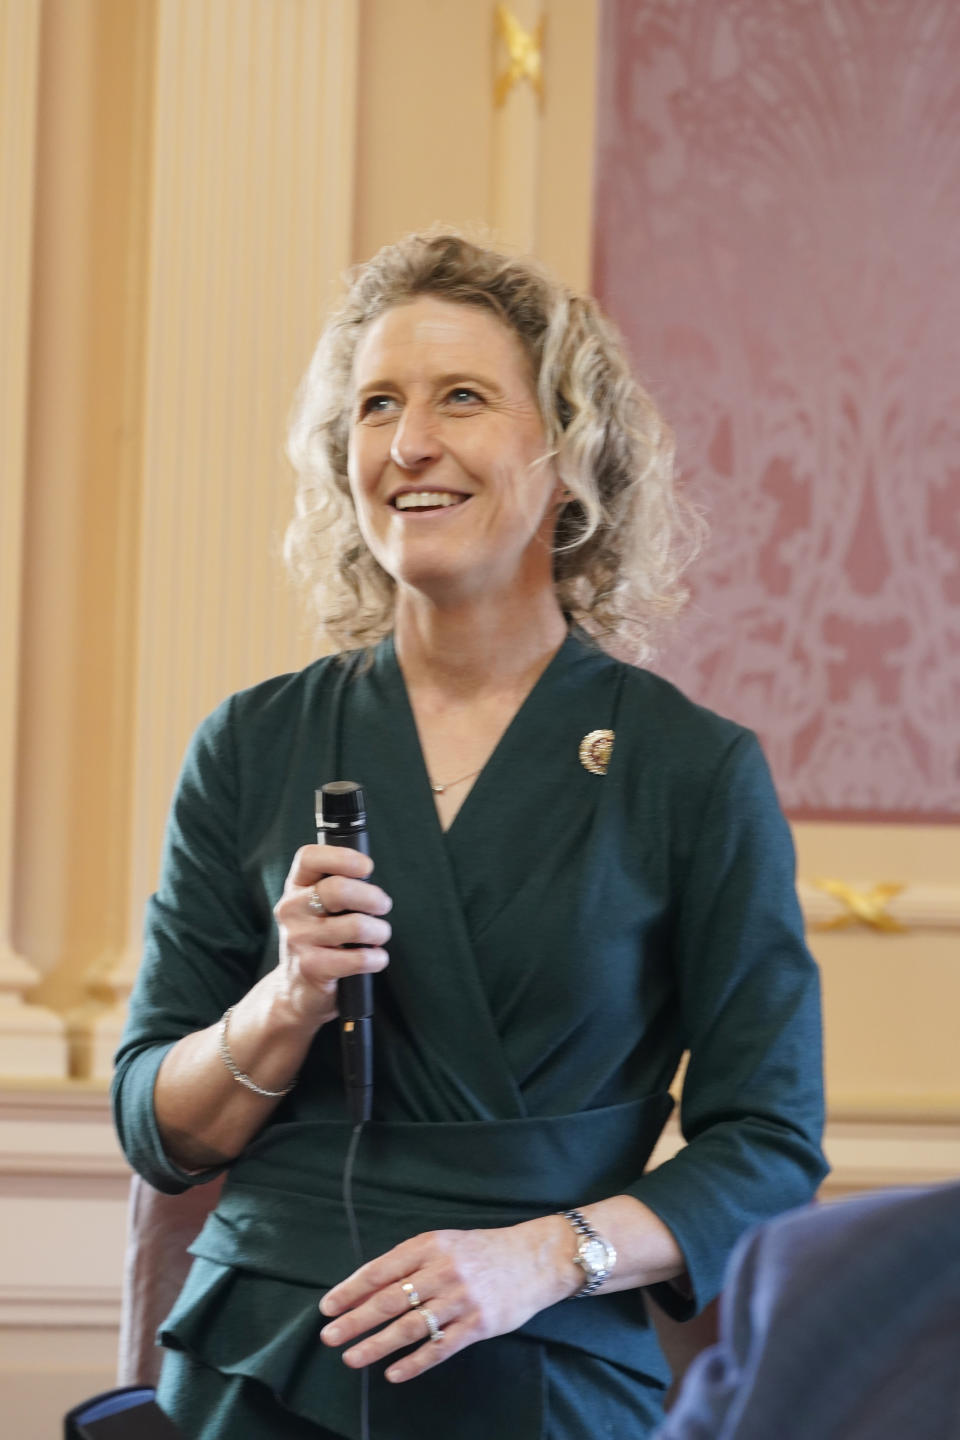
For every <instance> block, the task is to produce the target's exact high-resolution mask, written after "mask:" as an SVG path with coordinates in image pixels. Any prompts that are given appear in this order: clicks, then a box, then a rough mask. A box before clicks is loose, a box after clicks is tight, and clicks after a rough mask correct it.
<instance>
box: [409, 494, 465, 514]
mask: <svg viewBox="0 0 960 1440" xmlns="http://www.w3.org/2000/svg"><path fill="white" fill-rule="evenodd" d="M469 498H470V497H469V495H458V494H454V493H453V492H452V491H450V490H404V491H403V492H402V493H401V494H399V495H394V497H393V499H392V500H391V502H390V504H391V505H392V506H393V508H394V509H395V510H420V511H423V510H449V509H451V508H452V507H453V506H455V505H462V504H463V502H464V501H465V500H469Z"/></svg>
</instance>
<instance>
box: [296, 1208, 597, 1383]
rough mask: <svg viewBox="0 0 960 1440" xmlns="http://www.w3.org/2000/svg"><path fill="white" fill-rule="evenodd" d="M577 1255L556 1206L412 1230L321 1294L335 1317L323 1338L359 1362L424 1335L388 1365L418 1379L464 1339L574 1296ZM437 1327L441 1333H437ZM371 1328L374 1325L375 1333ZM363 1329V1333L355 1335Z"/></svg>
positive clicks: (395, 1376) (503, 1329) (506, 1327)
mask: <svg viewBox="0 0 960 1440" xmlns="http://www.w3.org/2000/svg"><path fill="white" fill-rule="evenodd" d="M572 1255H573V1246H572V1245H571V1243H570V1230H569V1226H568V1225H567V1222H566V1221H565V1220H563V1219H562V1218H561V1217H560V1216H557V1215H547V1216H544V1217H543V1218H542V1219H540V1220H528V1221H526V1222H524V1223H523V1224H521V1225H510V1226H505V1227H504V1228H503V1229H499V1230H431V1231H428V1232H427V1233H426V1234H423V1235H415V1236H414V1237H413V1239H412V1240H405V1241H404V1242H403V1244H402V1245H397V1246H395V1247H394V1248H393V1249H392V1250H388V1251H387V1253H386V1254H385V1255H381V1256H379V1258H378V1259H376V1260H371V1261H370V1262H369V1264H367V1265H363V1266H361V1268H360V1269H359V1270H356V1271H354V1273H353V1274H352V1275H350V1276H348V1278H347V1279H346V1280H343V1281H341V1283H340V1284H339V1285H336V1286H335V1287H334V1288H333V1289H332V1290H331V1291H329V1293H328V1294H327V1295H325V1296H324V1298H323V1300H322V1301H321V1303H320V1309H321V1311H322V1313H323V1314H324V1315H327V1316H330V1317H334V1316H335V1317H336V1319H331V1323H330V1324H328V1325H326V1326H325V1327H324V1328H323V1330H322V1331H321V1332H320V1338H321V1340H322V1341H323V1343H324V1344H325V1345H331V1346H336V1345H350V1349H348V1350H347V1351H346V1352H345V1354H344V1357H343V1358H344V1361H345V1362H346V1364H347V1365H351V1366H353V1367H355V1368H360V1367H362V1366H364V1365H372V1364H374V1363H375V1362H376V1361H378V1360H383V1359H385V1358H386V1357H387V1356H389V1355H392V1354H393V1353H394V1352H395V1351H397V1350H406V1349H407V1348H408V1347H409V1346H410V1345H416V1344H417V1342H418V1341H420V1342H422V1343H421V1344H420V1345H419V1348H418V1349H416V1350H414V1351H413V1352H412V1353H411V1354H409V1355H405V1356H404V1357H403V1359H402V1360H398V1361H396V1363H395V1364H393V1365H391V1366H390V1368H389V1369H388V1370H387V1372H386V1378H387V1379H388V1380H391V1381H394V1382H398V1381H402V1380H412V1379H413V1378H414V1376H416V1375H422V1374H423V1372H424V1371H425V1370H430V1369H432V1368H433V1366H434V1365H439V1364H441V1363H442V1362H443V1361H444V1360H449V1358H450V1356H451V1355H455V1354H456V1353H457V1351H458V1350H463V1349H464V1348H465V1347H466V1346H467V1345H472V1344H474V1342H475V1341H477V1340H488V1339H489V1338H490V1337H491V1336H493V1335H505V1334H507V1333H508V1332H509V1331H511V1330H516V1329H517V1328H518V1327H519V1326H520V1325H522V1324H523V1323H524V1322H525V1321H526V1320H529V1319H530V1316H531V1315H535V1314H536V1313H537V1311H538V1310H544V1309H546V1307H547V1306H548V1305H553V1304H555V1303H556V1302H557V1301H558V1300H563V1299H565V1298H566V1297H567V1296H568V1295H572V1294H573V1293H574V1291H575V1290H577V1289H578V1287H579V1283H580V1278H582V1277H578V1272H577V1270H576V1269H575V1267H574V1265H573V1263H572ZM404 1285H406V1286H408V1287H411V1288H408V1289H407V1290H404V1289H403V1288H402V1287H403V1286H404ZM427 1312H429V1314H430V1315H431V1316H432V1317H433V1324H431V1322H430V1320H428V1318H427ZM381 1326H382V1327H383V1328H382V1329H381V1328H379V1327H381ZM434 1327H436V1328H437V1330H438V1331H439V1332H440V1333H438V1334H437V1336H436V1338H433V1337H432V1333H431V1332H432V1330H433V1328H434ZM373 1330H375V1331H376V1332H377V1333H376V1334H370V1331H373ZM360 1336H365V1337H366V1338H364V1339H363V1340H361V1341H360V1343H359V1344H357V1345H354V1344H351V1342H352V1341H354V1340H357V1339H359V1337H360Z"/></svg>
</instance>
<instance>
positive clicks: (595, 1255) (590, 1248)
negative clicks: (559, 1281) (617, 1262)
mask: <svg viewBox="0 0 960 1440" xmlns="http://www.w3.org/2000/svg"><path fill="white" fill-rule="evenodd" d="M580 1259H581V1260H582V1261H583V1264H584V1267H585V1268H586V1269H587V1270H591V1271H592V1272H593V1273H594V1274H596V1273H597V1271H598V1270H606V1268H607V1247H606V1245H604V1243H603V1241H602V1240H581V1242H580Z"/></svg>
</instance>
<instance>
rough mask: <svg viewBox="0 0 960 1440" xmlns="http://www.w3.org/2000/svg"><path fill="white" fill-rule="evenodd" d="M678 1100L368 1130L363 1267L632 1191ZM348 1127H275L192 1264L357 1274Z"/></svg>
mask: <svg viewBox="0 0 960 1440" xmlns="http://www.w3.org/2000/svg"><path fill="white" fill-rule="evenodd" d="M672 1106H673V1101H672V1099H671V1097H670V1096H669V1094H666V1093H664V1094H659V1095H653V1096H648V1097H645V1098H644V1099H642V1100H636V1101H629V1102H627V1103H625V1104H622V1105H614V1106H607V1107H604V1108H602V1109H598V1110H588V1111H583V1112H580V1113H578V1114H574V1115H555V1116H536V1117H531V1118H522V1119H511V1120H499V1121H489V1120H483V1121H476V1122H472V1121H467V1122H441V1123H423V1122H396V1121H382V1122H374V1123H371V1124H368V1125H367V1126H365V1127H364V1131H363V1134H362V1135H361V1137H360V1142H359V1145H358V1149H357V1154H356V1161H355V1167H354V1175H353V1203H354V1208H355V1211H356V1215H357V1220H358V1225H359V1229H360V1238H361V1244H362V1247H363V1252H364V1256H365V1258H367V1259H372V1258H373V1257H374V1256H376V1255H379V1254H382V1253H383V1252H384V1251H385V1250H388V1249H390V1248H391V1247H392V1246H393V1245H396V1244H399V1243H400V1241H401V1240H405V1239H409V1238H410V1236H412V1235H416V1234H419V1233H420V1232H421V1231H423V1230H434V1229H442V1228H454V1229H472V1228H483V1227H492V1226H497V1225H511V1224H516V1223H518V1222H519V1221H522V1220H529V1219H533V1218H535V1217H536V1216H538V1215H544V1214H550V1213H551V1212H553V1211H556V1210H563V1209H569V1208H570V1207H572V1206H579V1205H586V1204H589V1203H590V1202H591V1201H594V1200H600V1199H604V1198H606V1197H607V1196H609V1195H615V1194H617V1193H619V1192H620V1191H621V1190H623V1189H624V1188H625V1187H626V1186H627V1185H629V1184H632V1183H634V1182H635V1181H636V1180H637V1179H638V1177H639V1176H640V1175H641V1173H642V1171H643V1169H644V1166H645V1164H646V1162H647V1160H648V1158H649V1156H650V1153H651V1151H652V1150H653V1147H654V1145H655V1144H656V1142H657V1138H658V1137H659V1135H660V1132H661V1131H662V1129H663V1126H664V1123H665V1121H666V1118H667V1116H668V1115H669V1113H670V1110H671V1109H672ZM351 1134H352V1130H351V1127H350V1125H349V1124H348V1123H347V1122H344V1123H342V1124H341V1123H336V1122H330V1121H327V1122H324V1121H317V1122H309V1121H304V1122H296V1123H291V1124H288V1125H282V1124H281V1125H276V1126H271V1127H270V1128H269V1129H268V1130H267V1131H266V1132H264V1134H263V1135H262V1136H261V1137H259V1138H258V1139H257V1140H256V1141H255V1142H254V1143H253V1144H252V1145H251V1146H250V1147H249V1148H248V1149H247V1151H246V1152H245V1153H244V1155H243V1156H241V1158H240V1159H239V1160H237V1161H236V1162H235V1163H234V1164H233V1165H232V1166H231V1169H230V1174H229V1177H228V1180H227V1184H226V1186H225V1187H224V1191H223V1194H222V1197H221V1199H220V1203H219V1204H218V1206H217V1208H216V1210H215V1211H214V1213H213V1214H212V1215H211V1216H210V1217H209V1218H208V1220H207V1222H206V1224H205V1226H204V1228H203V1230H202V1231H201V1233H200V1235H199V1236H198V1238H197V1240H196V1241H195V1242H194V1244H193V1246H191V1251H192V1253H193V1254H194V1255H199V1256H202V1257H204V1258H205V1259H209V1260H215V1261H218V1262H219V1263H221V1264H225V1265H232V1266H239V1267H241V1268H243V1269H247V1270H251V1271H254V1272H258V1273H261V1274H265V1275H271V1276H274V1277H275V1278H277V1279H289V1280H295V1281H297V1282H299V1283H301V1284H303V1283H307V1284H311V1285H317V1286H320V1287H323V1288H327V1287H329V1286H331V1285H334V1284H336V1283H337V1281H339V1280H341V1279H342V1278H343V1277H344V1276H345V1275H347V1274H349V1273H350V1272H351V1271H352V1270H353V1269H354V1268H355V1260H354V1257H353V1253H352V1250H351V1247H350V1242H349V1231H348V1226H347V1220H346V1215H345V1211H344V1206H343V1199H342V1185H343V1168H344V1163H345V1158H346V1152H347V1147H348V1145H349V1143H350V1138H351Z"/></svg>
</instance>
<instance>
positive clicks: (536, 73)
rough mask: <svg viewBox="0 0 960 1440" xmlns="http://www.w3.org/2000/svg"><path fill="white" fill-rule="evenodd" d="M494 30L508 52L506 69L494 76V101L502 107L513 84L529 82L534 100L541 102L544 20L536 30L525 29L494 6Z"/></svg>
mask: <svg viewBox="0 0 960 1440" xmlns="http://www.w3.org/2000/svg"><path fill="white" fill-rule="evenodd" d="M497 30H498V32H499V35H500V38H501V39H502V40H503V43H504V45H505V46H506V49H507V56H508V58H509V61H510V64H509V67H508V68H507V69H506V70H504V72H503V74H502V75H499V76H498V77H497V86H496V90H495V91H494V99H495V100H496V103H497V105H502V104H503V102H504V100H506V98H507V96H508V95H509V94H510V91H511V90H512V89H513V87H514V85H517V84H519V83H520V81H521V80H529V81H530V84H531V85H532V86H533V88H534V91H535V92H536V95H537V98H538V99H539V100H541V101H542V100H543V19H542V17H541V19H540V20H538V21H537V25H536V29H534V30H531V31H529V32H528V31H526V30H524V28H523V26H522V25H521V24H520V21H519V20H518V19H517V18H516V16H515V15H512V14H511V13H510V11H509V10H508V9H507V7H506V5H498V6H497Z"/></svg>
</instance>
